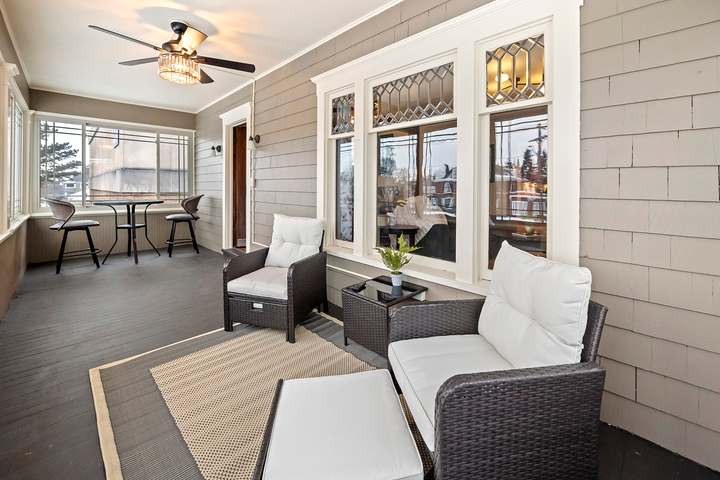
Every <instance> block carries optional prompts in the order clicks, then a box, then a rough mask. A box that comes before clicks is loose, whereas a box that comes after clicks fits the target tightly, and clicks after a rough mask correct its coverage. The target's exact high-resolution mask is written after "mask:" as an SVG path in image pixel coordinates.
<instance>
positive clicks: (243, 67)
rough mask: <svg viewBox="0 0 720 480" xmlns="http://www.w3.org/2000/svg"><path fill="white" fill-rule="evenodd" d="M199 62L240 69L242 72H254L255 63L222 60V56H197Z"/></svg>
mask: <svg viewBox="0 0 720 480" xmlns="http://www.w3.org/2000/svg"><path fill="white" fill-rule="evenodd" d="M196 60H197V62H198V63H204V64H205V65H212V66H213V67H222V68H229V69H231V70H240V71H241V72H248V73H254V72H255V65H251V64H249V63H241V62H233V61H231V60H222V59H220V58H211V57H201V56H199V55H198V56H197V58H196Z"/></svg>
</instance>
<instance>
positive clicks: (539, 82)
mask: <svg viewBox="0 0 720 480" xmlns="http://www.w3.org/2000/svg"><path fill="white" fill-rule="evenodd" d="M544 96H545V35H536V36H534V37H530V38H527V39H525V40H521V41H519V42H515V43H511V44H509V45H504V46H502V47H500V48H497V49H495V50H492V51H489V52H487V95H486V97H487V106H488V107H490V106H492V105H503V104H506V103H514V102H519V101H522V100H530V99H531V98H539V97H544Z"/></svg>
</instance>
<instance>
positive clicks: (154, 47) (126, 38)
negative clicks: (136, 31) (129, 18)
mask: <svg viewBox="0 0 720 480" xmlns="http://www.w3.org/2000/svg"><path fill="white" fill-rule="evenodd" d="M88 27H90V28H92V29H93V30H97V31H98V32H103V33H107V34H110V35H114V36H116V37H120V38H122V39H124V40H129V41H131V42H135V43H139V44H140V45H144V46H146V47H149V48H152V49H153V50H157V51H158V52H164V51H165V50H163V49H162V48H160V47H156V46H155V45H152V44H150V43H147V42H143V41H142V40H137V39H135V38H132V37H128V36H127V35H123V34H122V33H117V32H113V31H112V30H108V29H107V28H102V27H98V26H95V25H88Z"/></svg>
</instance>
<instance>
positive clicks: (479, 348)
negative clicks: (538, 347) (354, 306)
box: [388, 335, 513, 451]
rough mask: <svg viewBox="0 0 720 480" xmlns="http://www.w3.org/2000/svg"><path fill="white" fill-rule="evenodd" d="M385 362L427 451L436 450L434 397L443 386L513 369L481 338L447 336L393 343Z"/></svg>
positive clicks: (477, 336) (475, 336)
mask: <svg viewBox="0 0 720 480" xmlns="http://www.w3.org/2000/svg"><path fill="white" fill-rule="evenodd" d="M388 360H389V361H390V365H392V369H393V372H394V373H395V379H396V380H397V382H398V384H399V385H400V389H401V390H402V392H403V395H405V402H407V405H408V408H409V409H410V412H412V415H413V418H414V419H415V424H416V425H417V427H418V430H420V434H421V435H422V437H423V440H425V444H426V445H427V447H428V448H429V449H430V451H433V450H435V397H436V396H437V392H438V390H440V387H441V386H442V384H443V383H445V381H446V380H448V379H449V378H450V377H453V376H455V375H459V374H461V373H477V372H494V371H498V370H510V369H512V368H513V366H512V365H511V364H510V362H508V361H507V360H505V359H504V358H503V357H502V356H501V355H500V354H499V353H498V352H497V350H495V347H493V346H492V345H490V343H488V341H487V340H485V339H484V338H483V337H481V336H480V335H448V336H443V337H429V338H416V339H413V340H402V341H399V342H393V343H391V344H390V345H389V347H388Z"/></svg>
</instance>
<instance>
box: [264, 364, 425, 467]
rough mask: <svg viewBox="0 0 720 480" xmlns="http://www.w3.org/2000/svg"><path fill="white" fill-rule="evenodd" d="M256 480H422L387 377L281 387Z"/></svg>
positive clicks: (382, 373)
mask: <svg viewBox="0 0 720 480" xmlns="http://www.w3.org/2000/svg"><path fill="white" fill-rule="evenodd" d="M263 478H264V480H280V479H282V480H290V479H292V480H337V479H343V480H373V479H383V480H396V479H397V480H400V479H402V480H422V478H423V466H422V461H421V460H420V454H419V453H418V451H417V447H416V446H415V441H414V440H413V437H412V433H411V432H410V427H409V426H408V424H407V420H406V419H405V415H404V414H403V411H402V407H401V405H400V399H399V398H398V396H397V393H395V388H394V387H393V383H392V379H391V378H390V374H389V372H388V371H387V370H373V371H370V372H362V373H354V374H350V375H338V376H332V377H318V378H305V379H297V380H288V381H286V382H285V383H284V385H283V387H282V392H281V395H280V402H279V404H278V409H277V414H276V417H275V423H274V426H273V430H272V436H271V437H270V445H269V448H268V453H267V457H266V462H265V470H264V475H263Z"/></svg>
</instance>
